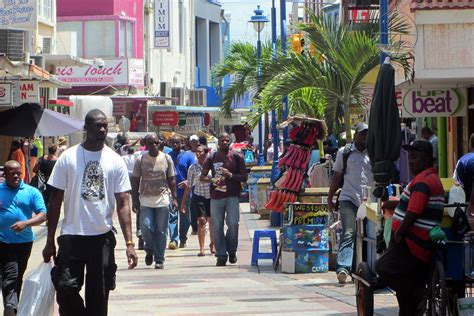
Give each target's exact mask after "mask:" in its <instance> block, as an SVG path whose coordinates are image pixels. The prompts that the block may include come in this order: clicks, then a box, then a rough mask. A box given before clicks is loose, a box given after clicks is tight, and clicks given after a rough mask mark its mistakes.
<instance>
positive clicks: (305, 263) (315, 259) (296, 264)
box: [281, 250, 329, 273]
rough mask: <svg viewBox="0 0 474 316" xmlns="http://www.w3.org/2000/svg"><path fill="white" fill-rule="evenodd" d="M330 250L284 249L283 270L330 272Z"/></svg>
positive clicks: (292, 271) (288, 271)
mask: <svg viewBox="0 0 474 316" xmlns="http://www.w3.org/2000/svg"><path fill="white" fill-rule="evenodd" d="M328 254H329V250H314V251H295V252H291V251H283V252H282V257H281V271H282V272H283V273H324V272H328V263H329V257H328Z"/></svg>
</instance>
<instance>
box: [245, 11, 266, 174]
mask: <svg viewBox="0 0 474 316" xmlns="http://www.w3.org/2000/svg"><path fill="white" fill-rule="evenodd" d="M253 12H254V13H255V15H253V16H252V17H251V18H250V21H249V23H252V25H253V27H254V29H255V31H256V32H257V77H258V79H259V80H258V83H257V84H259V82H260V57H261V54H262V43H261V41H260V33H261V32H262V31H263V28H264V27H265V23H268V22H270V21H269V20H268V19H267V17H266V16H264V15H263V10H261V9H260V6H259V5H258V6H257V10H255V11H253ZM257 88H258V89H257V90H259V89H260V87H257ZM263 141H264V140H263V126H262V118H261V117H260V119H259V120H258V165H259V166H263V165H264V164H265V156H264V155H263Z"/></svg>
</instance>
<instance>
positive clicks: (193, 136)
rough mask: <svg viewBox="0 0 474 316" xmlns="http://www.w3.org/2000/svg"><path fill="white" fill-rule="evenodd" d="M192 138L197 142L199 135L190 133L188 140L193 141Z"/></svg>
mask: <svg viewBox="0 0 474 316" xmlns="http://www.w3.org/2000/svg"><path fill="white" fill-rule="evenodd" d="M193 140H195V141H197V142H198V141H199V136H197V135H192V136H191V137H189V141H193Z"/></svg>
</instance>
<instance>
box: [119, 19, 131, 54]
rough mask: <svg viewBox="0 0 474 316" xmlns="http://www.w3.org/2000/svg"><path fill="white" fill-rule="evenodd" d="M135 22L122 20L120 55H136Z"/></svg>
mask: <svg viewBox="0 0 474 316" xmlns="http://www.w3.org/2000/svg"><path fill="white" fill-rule="evenodd" d="M134 26H135V24H134V23H133V22H131V21H125V20H120V27H119V29H120V38H119V43H118V45H119V56H120V57H129V58H131V57H134V55H133V47H134V44H133V43H134V34H133V27H134Z"/></svg>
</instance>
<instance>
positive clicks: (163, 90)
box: [160, 81, 171, 104]
mask: <svg viewBox="0 0 474 316" xmlns="http://www.w3.org/2000/svg"><path fill="white" fill-rule="evenodd" d="M160 97H167V98H170V97H171V82H164V81H162V82H160ZM160 104H169V102H168V103H167V101H160Z"/></svg>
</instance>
